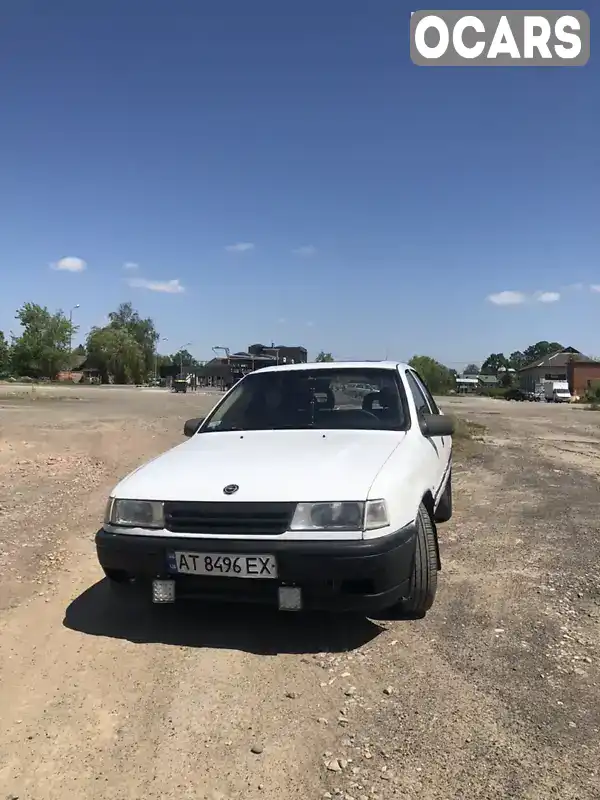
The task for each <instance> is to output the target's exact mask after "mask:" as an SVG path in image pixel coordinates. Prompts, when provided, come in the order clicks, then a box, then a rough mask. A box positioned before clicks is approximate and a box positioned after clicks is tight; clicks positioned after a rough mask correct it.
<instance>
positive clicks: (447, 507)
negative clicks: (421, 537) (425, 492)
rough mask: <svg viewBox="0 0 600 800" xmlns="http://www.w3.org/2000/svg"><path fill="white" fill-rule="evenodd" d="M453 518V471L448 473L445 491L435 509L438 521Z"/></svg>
mask: <svg viewBox="0 0 600 800" xmlns="http://www.w3.org/2000/svg"><path fill="white" fill-rule="evenodd" d="M450 519H452V472H450V474H449V475H448V480H447V481H446V486H445V487H444V492H443V494H442V496H441V497H440V502H439V503H438V507H437V508H436V510H435V521H436V522H448V520H450Z"/></svg>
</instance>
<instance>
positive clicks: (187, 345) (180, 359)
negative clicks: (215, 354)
mask: <svg viewBox="0 0 600 800" xmlns="http://www.w3.org/2000/svg"><path fill="white" fill-rule="evenodd" d="M191 345H192V343H191V342H186V343H185V344H182V345H181V347H180V348H179V374H180V375H183V349H184V348H185V347H191Z"/></svg>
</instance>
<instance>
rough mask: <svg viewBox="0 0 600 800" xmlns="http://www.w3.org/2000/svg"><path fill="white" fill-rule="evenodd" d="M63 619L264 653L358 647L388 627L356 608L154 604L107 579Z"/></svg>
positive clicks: (132, 635)
mask: <svg viewBox="0 0 600 800" xmlns="http://www.w3.org/2000/svg"><path fill="white" fill-rule="evenodd" d="M63 625H64V626H65V627H66V628H69V629H70V630H74V631H79V632H80V633H86V634H89V635H91V636H106V637H109V638H112V639H123V640H126V641H128V642H134V643H138V644H141V643H144V644H149V643H157V644H169V645H176V646H180V647H198V648H203V647H207V648H218V649H219V648H221V649H227V650H240V651H244V652H247V653H254V654H258V655H277V654H279V653H296V654H299V653H338V652H348V651H350V650H355V649H356V648H358V647H361V646H362V645H364V644H367V643H368V642H370V641H371V640H373V639H375V638H376V637H377V636H378V635H379V634H380V633H382V632H383V631H384V630H385V629H386V628H385V627H384V626H383V625H379V624H377V623H375V622H372V621H370V620H368V619H366V618H365V617H361V616H358V615H350V614H344V615H340V614H336V615H329V614H324V613H311V614H309V613H300V614H298V613H294V612H280V611H277V610H276V609H270V608H264V607H262V606H258V605H257V606H255V605H226V604H216V603H215V604H213V603H205V602H199V601H178V603H177V604H176V605H165V606H157V605H153V604H152V603H151V602H150V600H149V598H148V597H145V596H140V595H138V594H136V593H135V592H131V594H129V593H128V594H127V595H126V596H125V597H122V596H119V595H118V594H115V593H114V592H113V591H112V589H111V587H110V585H109V583H108V581H107V580H102V581H99V582H98V583H96V584H94V585H93V586H91V587H90V588H89V589H86V591H85V592H83V593H82V594H80V595H79V597H77V598H75V600H73V602H72V603H70V605H69V606H68V608H67V610H66V612H65V618H64V620H63Z"/></svg>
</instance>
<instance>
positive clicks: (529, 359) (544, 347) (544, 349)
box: [523, 341, 563, 366]
mask: <svg viewBox="0 0 600 800" xmlns="http://www.w3.org/2000/svg"><path fill="white" fill-rule="evenodd" d="M562 349H563V346H562V344H559V343H558V342H546V341H542V342H536V343H535V344H532V345H530V346H529V347H528V348H527V349H526V350H524V351H523V357H524V360H525V363H524V364H523V366H525V365H527V364H531V363H533V362H534V361H541V360H542V359H543V358H545V357H546V356H549V355H552V353H556V352H557V351H558V350H562Z"/></svg>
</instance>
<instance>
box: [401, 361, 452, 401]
mask: <svg viewBox="0 0 600 800" xmlns="http://www.w3.org/2000/svg"><path fill="white" fill-rule="evenodd" d="M408 363H409V366H411V367H412V368H413V369H414V370H415V371H416V372H418V373H419V375H420V376H421V378H423V380H424V381H425V383H426V384H427V386H428V388H429V391H430V392H431V393H432V394H447V393H448V392H449V391H451V390H452V389H454V388H455V386H456V380H455V377H454V375H453V374H452V372H451V371H450V370H449V369H448V367H446V366H444V365H443V364H441V363H440V362H439V361H436V360H435V358H431V357H430V356H413V357H412V358H411V360H410V361H409V362H408Z"/></svg>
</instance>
